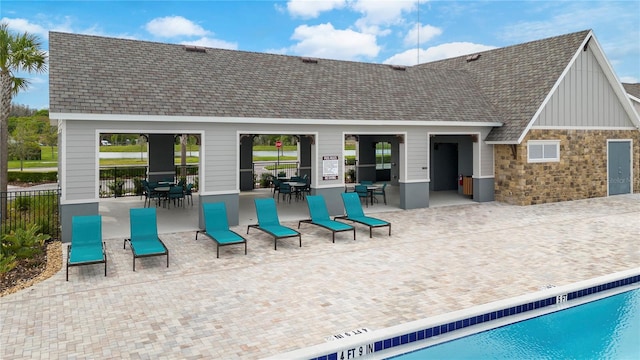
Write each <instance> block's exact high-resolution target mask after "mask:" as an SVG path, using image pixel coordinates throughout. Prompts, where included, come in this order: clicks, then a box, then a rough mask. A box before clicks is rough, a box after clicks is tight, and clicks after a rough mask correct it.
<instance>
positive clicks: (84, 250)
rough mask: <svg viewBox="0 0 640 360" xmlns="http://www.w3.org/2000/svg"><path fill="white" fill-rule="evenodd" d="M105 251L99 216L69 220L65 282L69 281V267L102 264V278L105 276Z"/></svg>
mask: <svg viewBox="0 0 640 360" xmlns="http://www.w3.org/2000/svg"><path fill="white" fill-rule="evenodd" d="M105 249H106V244H105V243H104V242H103V241H102V217H101V216H100V215H84V216H74V217H73V218H71V244H69V245H67V281H69V267H70V266H80V265H89V264H99V263H104V276H107V253H106V251H105Z"/></svg>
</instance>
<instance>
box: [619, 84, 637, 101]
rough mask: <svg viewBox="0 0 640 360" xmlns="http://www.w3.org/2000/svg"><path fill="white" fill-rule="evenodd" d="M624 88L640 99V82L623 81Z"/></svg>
mask: <svg viewBox="0 0 640 360" xmlns="http://www.w3.org/2000/svg"><path fill="white" fill-rule="evenodd" d="M622 86H624V90H625V91H626V92H627V94H629V95H631V96H634V97H635V98H638V99H640V84H625V83H623V84H622Z"/></svg>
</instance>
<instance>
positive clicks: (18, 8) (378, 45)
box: [0, 0, 640, 110]
mask: <svg viewBox="0 0 640 360" xmlns="http://www.w3.org/2000/svg"><path fill="white" fill-rule="evenodd" d="M0 21H2V22H6V23H7V24H8V25H9V30H10V31H12V32H14V33H24V32H28V33H30V34H34V35H37V36H38V37H39V39H40V40H41V41H42V49H43V50H45V51H48V49H49V43H48V36H49V35H48V34H49V31H59V32H69V33H75V34H87V35H98V36H106V37H115V38H126V39H135V40H144V41H153V42H161V43H170V44H191V45H199V46H206V47H213V48H224V49H232V50H241V51H254V52H266V53H276V54H283V55H292V56H308V57H316V58H328V59H337V60H348V61H359V62H367V63H382V64H398V65H408V66H410V65H415V64H417V63H423V62H429V61H435V60H439V59H444V58H449V57H453V56H459V55H464V54H469V53H474V52H479V51H483V50H488V49H493V48H496V47H504V46H509V45H514V44H520V43H524V42H528V41H533V40H539V39H544V38H547V37H552V36H557V35H563V34H567V33H571V32H576V31H581V30H587V29H591V30H593V31H594V33H595V36H596V38H597V40H598V42H599V43H600V45H601V46H602V48H603V50H604V52H605V54H606V56H607V58H608V60H609V63H610V65H611V67H612V68H613V70H614V72H615V73H616V75H617V76H618V79H619V80H620V81H621V82H626V83H638V82H640V0H625V1H596V0H582V1H562V0H554V1H538V0H534V1H497V0H493V1H492V0H485V1H480V0H462V1H444V0H430V1H429V0H420V1H418V0H393V1H391V0H289V1H284V0H282V1H267V0H253V1H242V0H236V1H216V0H209V1H204V0H200V1H188V0H187V1H162V0H156V1H145V0H137V1H96V0H93V1H59V0H49V1H26V0H22V1H15V0H14V1H12V0H2V1H1V2H0ZM15 75H16V76H19V77H23V78H26V79H28V81H29V82H30V85H29V88H28V89H27V90H23V91H22V92H21V93H19V94H18V95H17V96H15V97H14V98H13V103H14V104H20V105H25V106H28V107H29V108H31V109H37V110H40V109H48V108H49V89H48V88H49V81H48V74H47V73H46V72H45V73H41V74H34V73H32V74H28V73H18V74H15ZM97 86H99V84H97Z"/></svg>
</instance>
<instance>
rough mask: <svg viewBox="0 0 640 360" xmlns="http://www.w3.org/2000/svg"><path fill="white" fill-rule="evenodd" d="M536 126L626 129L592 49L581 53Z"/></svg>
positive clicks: (626, 121) (624, 116)
mask: <svg viewBox="0 0 640 360" xmlns="http://www.w3.org/2000/svg"><path fill="white" fill-rule="evenodd" d="M534 125H535V126H537V127H604V128H611V127H629V126H631V122H630V119H629V117H628V115H627V113H626V112H625V111H624V109H623V107H622V105H621V104H620V101H619V100H618V98H617V97H616V94H615V92H614V91H613V88H612V87H611V84H610V83H609V81H608V80H607V77H606V76H605V74H604V72H603V70H602V68H601V67H600V64H599V63H598V61H597V60H596V58H595V56H594V55H593V51H592V50H591V48H588V49H587V51H581V52H580V55H579V56H578V58H577V59H576V62H575V63H574V64H573V65H572V66H571V68H570V69H569V71H568V72H567V74H566V76H565V77H564V78H563V79H562V81H561V83H560V85H559V86H558V88H557V89H556V91H555V92H554V93H553V95H552V97H551V99H550V101H549V102H548V103H547V104H546V106H545V107H544V109H543V110H542V112H541V113H540V116H539V118H538V119H537V121H536V122H535V124H534Z"/></svg>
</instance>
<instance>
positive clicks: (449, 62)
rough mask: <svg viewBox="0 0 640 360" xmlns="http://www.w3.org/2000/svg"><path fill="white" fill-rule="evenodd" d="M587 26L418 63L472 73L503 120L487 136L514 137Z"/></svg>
mask: <svg viewBox="0 0 640 360" xmlns="http://www.w3.org/2000/svg"><path fill="white" fill-rule="evenodd" d="M588 34H589V30H585V31H581V32H576V33H572V34H567V35H562V36H556V37H552V38H548V39H543V40H538V41H533V42H529V43H524V44H519V45H514V46H508V47H504V48H499V49H494V50H489V51H484V52H480V53H478V54H479V55H480V57H479V58H478V59H477V60H474V61H467V56H460V57H456V58H451V59H446V60H441V61H437V62H431V63H425V64H421V65H418V67H420V68H428V69H460V70H466V71H469V72H470V73H473V74H474V75H475V78H476V81H477V83H478V85H479V87H480V89H481V93H482V94H483V95H484V96H485V97H486V98H487V99H489V101H490V102H491V104H492V105H493V108H494V109H495V111H496V115H497V116H500V117H501V118H500V119H501V121H502V122H503V123H504V126H502V127H499V128H494V129H493V130H492V131H491V133H490V134H489V136H488V137H487V140H488V141H503V142H515V141H517V140H518V138H519V137H520V135H522V133H523V132H524V131H525V130H526V126H527V124H528V123H529V122H530V121H531V119H532V118H533V116H534V114H535V112H536V111H537V110H538V108H539V107H540V106H541V104H542V102H543V100H544V99H545V97H546V96H547V95H548V94H549V92H550V91H551V89H552V87H553V85H554V84H555V83H556V81H558V79H559V78H560V76H561V75H562V72H563V71H564V70H565V68H566V67H567V66H568V65H569V62H570V61H571V59H572V57H573V56H574V55H575V53H576V52H577V51H578V49H579V47H580V45H581V44H582V42H583V41H584V40H585V38H586V36H587V35H588Z"/></svg>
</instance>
